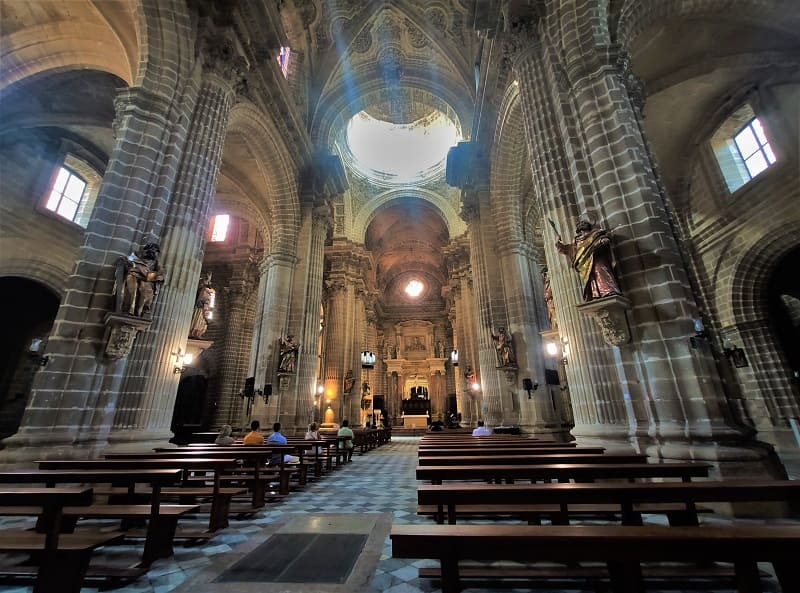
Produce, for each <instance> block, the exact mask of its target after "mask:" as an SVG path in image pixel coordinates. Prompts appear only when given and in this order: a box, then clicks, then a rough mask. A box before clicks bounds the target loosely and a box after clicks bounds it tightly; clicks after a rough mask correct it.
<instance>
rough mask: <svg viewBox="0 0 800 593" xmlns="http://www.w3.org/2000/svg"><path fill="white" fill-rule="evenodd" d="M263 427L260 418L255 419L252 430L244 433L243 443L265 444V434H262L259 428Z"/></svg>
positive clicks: (251, 424) (251, 426) (251, 425)
mask: <svg viewBox="0 0 800 593" xmlns="http://www.w3.org/2000/svg"><path fill="white" fill-rule="evenodd" d="M260 428H261V423H260V422H259V421H258V420H253V421H252V422H251V423H250V432H248V433H247V434H246V435H244V438H243V439H242V444H244V445H263V444H264V435H263V434H261V432H260V431H259V429H260Z"/></svg>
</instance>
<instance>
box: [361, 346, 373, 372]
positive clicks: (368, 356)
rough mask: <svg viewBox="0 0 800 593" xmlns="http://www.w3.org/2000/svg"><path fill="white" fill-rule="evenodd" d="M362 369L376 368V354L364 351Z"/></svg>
mask: <svg viewBox="0 0 800 593" xmlns="http://www.w3.org/2000/svg"><path fill="white" fill-rule="evenodd" d="M361 368H362V369H373V368H375V354H374V353H373V352H370V351H369V350H364V352H362V353H361Z"/></svg>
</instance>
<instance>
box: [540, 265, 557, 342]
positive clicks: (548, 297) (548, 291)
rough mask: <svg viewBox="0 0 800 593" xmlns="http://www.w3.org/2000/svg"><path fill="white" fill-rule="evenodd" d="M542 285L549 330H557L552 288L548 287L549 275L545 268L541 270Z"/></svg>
mask: <svg viewBox="0 0 800 593" xmlns="http://www.w3.org/2000/svg"><path fill="white" fill-rule="evenodd" d="M542 283H543V285H544V291H543V294H542V296H543V297H544V304H545V306H546V307H547V318H548V319H549V320H550V328H551V329H558V322H557V321H556V305H555V303H554V302H553V287H552V286H550V274H549V273H548V270H547V268H542Z"/></svg>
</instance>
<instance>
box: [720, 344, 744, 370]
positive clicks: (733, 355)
mask: <svg viewBox="0 0 800 593" xmlns="http://www.w3.org/2000/svg"><path fill="white" fill-rule="evenodd" d="M722 353H723V354H724V355H725V357H726V358H727V359H728V360H729V361H731V364H733V366H735V367H736V368H737V369H741V368H743V367H747V366H750V363H749V362H747V356H745V354H744V350H743V349H742V348H739V347H738V346H737V345H736V344H734V343H733V342H732V341H731V339H730V338H727V337H726V338H725V341H724V342H723V343H722Z"/></svg>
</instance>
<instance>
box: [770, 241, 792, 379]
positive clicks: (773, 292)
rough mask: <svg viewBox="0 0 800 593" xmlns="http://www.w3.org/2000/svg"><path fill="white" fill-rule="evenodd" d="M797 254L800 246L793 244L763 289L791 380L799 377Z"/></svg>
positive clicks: (771, 323) (771, 321)
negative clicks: (766, 287) (793, 246)
mask: <svg viewBox="0 0 800 593" xmlns="http://www.w3.org/2000/svg"><path fill="white" fill-rule="evenodd" d="M798 257H800V247H795V248H794V249H793V250H792V251H790V252H789V253H787V254H786V255H784V256H783V258H781V260H780V261H779V262H778V265H777V266H776V267H775V269H774V270H773V272H772V275H771V276H770V278H769V282H768V289H767V310H768V312H769V320H770V325H772V329H773V330H774V332H775V335H776V336H777V338H778V344H779V345H780V347H781V348H782V350H783V353H784V355H785V356H786V359H787V361H788V362H789V366H790V368H791V371H792V375H793V377H794V378H795V381H797V380H798V377H799V376H800V277H798V276H797V273H796V268H797V258H798Z"/></svg>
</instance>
